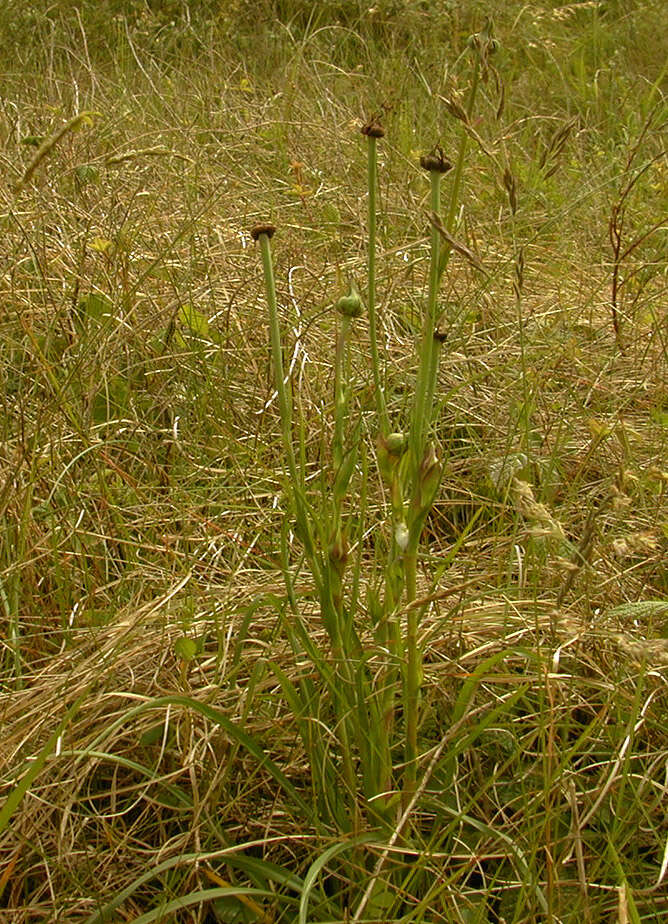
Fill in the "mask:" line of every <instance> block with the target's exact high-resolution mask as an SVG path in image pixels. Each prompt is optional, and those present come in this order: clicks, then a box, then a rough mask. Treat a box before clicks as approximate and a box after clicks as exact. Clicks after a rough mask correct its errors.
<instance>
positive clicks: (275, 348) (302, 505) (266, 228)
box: [251, 225, 322, 589]
mask: <svg viewBox="0 0 668 924" xmlns="http://www.w3.org/2000/svg"><path fill="white" fill-rule="evenodd" d="M274 230H275V229H274V228H273V226H271V225H258V226H257V227H256V228H254V229H253V230H252V231H251V235H252V237H253V238H254V239H255V240H256V241H258V242H259V244H260V253H261V255H262V270H263V273H264V284H265V291H266V295H267V305H268V309H269V335H270V340H271V358H272V364H273V367H274V384H275V386H276V393H277V395H278V408H279V412H280V416H281V433H282V437H283V449H284V452H285V457H286V459H287V462H288V475H289V478H290V482H291V486H292V495H293V498H294V502H295V508H296V510H295V513H296V519H297V525H298V527H299V531H300V538H301V539H302V542H303V543H304V548H305V549H306V554H307V556H308V559H309V564H310V567H311V573H312V575H313V579H314V581H315V583H316V586H317V587H318V588H319V589H321V588H322V569H321V567H320V563H319V561H318V555H317V551H316V547H315V543H314V541H313V535H312V531H311V526H310V522H309V516H308V504H307V502H306V496H305V493H304V483H303V478H302V476H301V470H300V469H299V468H298V466H297V460H296V457H295V450H294V446H293V442H292V390H291V388H290V384H289V382H286V377H285V372H284V369H283V347H282V345H281V328H280V324H279V320H278V302H277V299H276V283H275V281H274V267H273V263H272V258H271V240H270V238H271V236H272V234H273V233H274Z"/></svg>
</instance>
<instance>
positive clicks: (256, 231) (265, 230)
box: [250, 222, 276, 241]
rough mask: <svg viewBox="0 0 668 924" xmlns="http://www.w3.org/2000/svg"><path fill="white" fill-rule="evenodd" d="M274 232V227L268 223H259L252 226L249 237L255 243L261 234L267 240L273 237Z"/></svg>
mask: <svg viewBox="0 0 668 924" xmlns="http://www.w3.org/2000/svg"><path fill="white" fill-rule="evenodd" d="M275 231H276V225H272V224H270V223H269V222H260V223H259V224H257V225H253V227H252V228H251V232H250V236H251V237H252V238H253V240H254V241H257V240H258V239H259V237H260V235H261V234H266V235H267V237H269V238H271V237H273V236H274V232H275Z"/></svg>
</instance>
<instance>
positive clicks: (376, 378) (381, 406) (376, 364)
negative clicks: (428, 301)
mask: <svg viewBox="0 0 668 924" xmlns="http://www.w3.org/2000/svg"><path fill="white" fill-rule="evenodd" d="M368 144H369V148H368V187H369V257H368V263H369V266H368V273H369V279H368V292H367V301H368V311H369V342H370V346H371V366H372V368H373V384H374V391H375V393H376V410H377V412H378V420H379V423H380V431H381V433H383V434H387V433H389V432H390V423H389V417H388V414H387V406H386V404H385V392H384V390H383V385H382V382H381V377H380V358H379V354H378V328H377V324H376V187H377V185H378V151H377V138H374V137H373V136H372V135H369V136H368Z"/></svg>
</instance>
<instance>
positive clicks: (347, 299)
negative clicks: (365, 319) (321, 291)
mask: <svg viewBox="0 0 668 924" xmlns="http://www.w3.org/2000/svg"><path fill="white" fill-rule="evenodd" d="M335 307H336V310H337V311H338V312H339V313H340V314H342V315H344V317H346V318H359V317H360V315H362V314H363V313H364V306H363V305H362V299H361V298H360V294H359V292H358V291H357V290H356V289H355V288H354V287H352V288H351V289H350V292H349V293H348V294H347V295H342V296H341V298H340V299H339V300H338V301H337V303H336V305H335Z"/></svg>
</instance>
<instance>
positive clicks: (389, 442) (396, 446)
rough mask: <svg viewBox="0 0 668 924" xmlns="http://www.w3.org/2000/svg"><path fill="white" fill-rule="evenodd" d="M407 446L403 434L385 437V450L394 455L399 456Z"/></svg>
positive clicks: (390, 434) (389, 434) (392, 434)
mask: <svg viewBox="0 0 668 924" xmlns="http://www.w3.org/2000/svg"><path fill="white" fill-rule="evenodd" d="M407 445H408V440H407V438H406V434H405V433H388V434H387V436H386V437H385V448H386V449H387V451H388V452H391V453H393V454H394V455H399V453H400V452H403V451H404V449H405V448H406V446H407Z"/></svg>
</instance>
